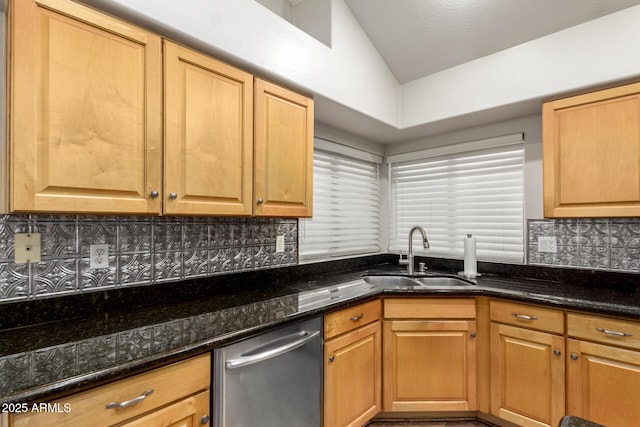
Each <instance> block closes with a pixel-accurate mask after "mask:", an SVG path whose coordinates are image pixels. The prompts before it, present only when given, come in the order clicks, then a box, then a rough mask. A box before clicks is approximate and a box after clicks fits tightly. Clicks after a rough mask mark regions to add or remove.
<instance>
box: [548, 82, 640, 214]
mask: <svg viewBox="0 0 640 427" xmlns="http://www.w3.org/2000/svg"><path fill="white" fill-rule="evenodd" d="M542 111H543V113H542V114H543V169H544V215H545V216H546V217H617V216H638V215H640V83H636V84H631V85H626V86H620V87H616V88H613V89H607V90H602V91H598V92H593V93H589V94H585V95H580V96H575V97H571V98H565V99H560V100H557V101H552V102H548V103H545V104H544V105H543V110H542Z"/></svg>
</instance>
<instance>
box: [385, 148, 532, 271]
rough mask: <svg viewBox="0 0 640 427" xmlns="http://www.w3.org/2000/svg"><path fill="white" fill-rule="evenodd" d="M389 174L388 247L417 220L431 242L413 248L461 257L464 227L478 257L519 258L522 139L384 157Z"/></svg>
mask: <svg viewBox="0 0 640 427" xmlns="http://www.w3.org/2000/svg"><path fill="white" fill-rule="evenodd" d="M423 154H424V153H423ZM389 177H390V203H389V205H390V206H389V208H390V212H389V219H390V230H389V250H390V251H394V252H397V251H403V252H406V251H407V244H408V243H407V238H408V233H409V230H410V228H411V227H412V226H413V225H421V226H423V227H424V228H425V230H426V231H427V236H428V238H429V242H430V246H431V247H430V249H427V250H423V249H422V246H421V245H420V247H418V245H417V244H416V246H415V247H414V251H415V252H416V253H422V254H425V255H428V256H435V257H446V258H458V259H461V258H462V257H463V254H464V240H463V239H464V237H465V236H466V235H467V234H468V233H469V234H473V236H474V237H476V240H477V255H478V259H479V260H484V261H499V262H512V263H522V262H523V258H524V238H523V235H524V232H523V227H524V226H523V224H524V219H523V203H524V202H523V181H524V148H523V145H522V144H517V145H508V146H502V147H497V148H496V147H492V148H488V149H482V150H476V151H472V152H462V153H460V152H458V153H453V154H446V155H441V156H438V157H429V158H424V157H423V158H421V159H415V160H404V159H403V160H402V161H396V162H390V163H389ZM415 240H416V241H418V240H419V239H418V238H416V239H415ZM423 251H424V252H423Z"/></svg>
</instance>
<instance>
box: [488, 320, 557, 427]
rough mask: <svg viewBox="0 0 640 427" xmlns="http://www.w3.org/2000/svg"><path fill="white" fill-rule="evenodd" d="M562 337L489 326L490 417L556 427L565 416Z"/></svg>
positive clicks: (507, 327)
mask: <svg viewBox="0 0 640 427" xmlns="http://www.w3.org/2000/svg"><path fill="white" fill-rule="evenodd" d="M563 354H564V337H562V336H558V335H553V334H549V333H545V332H537V331H531V330H528V329H523V328H518V327H514V326H507V325H502V324H499V323H491V356H490V358H491V413H492V414H493V415H496V416H498V417H500V418H502V419H505V420H507V421H510V422H512V423H515V424H517V425H520V426H535V427H541V426H553V427H555V426H557V425H558V424H559V422H560V418H562V416H563V415H564V412H565V407H564V405H565V391H564V384H565V383H564V373H565V369H564V357H563Z"/></svg>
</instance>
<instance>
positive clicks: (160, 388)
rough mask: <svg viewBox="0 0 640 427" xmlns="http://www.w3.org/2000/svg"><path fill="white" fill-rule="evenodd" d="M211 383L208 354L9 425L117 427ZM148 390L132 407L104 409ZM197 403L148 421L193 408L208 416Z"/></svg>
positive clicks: (16, 419)
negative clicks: (60, 410)
mask: <svg viewBox="0 0 640 427" xmlns="http://www.w3.org/2000/svg"><path fill="white" fill-rule="evenodd" d="M210 383H211V359H210V356H209V354H208V353H207V354H205V355H202V356H197V357H194V358H192V359H188V360H185V361H183V362H178V363H175V364H172V365H169V366H166V367H163V368H158V369H155V370H153V371H150V372H147V373H144V374H140V375H136V376H133V377H131V378H128V379H125V380H121V381H117V382H114V383H111V384H107V385H104V386H101V387H97V388H95V389H92V390H89V391H86V392H82V393H78V394H74V395H72V396H69V397H67V398H63V399H60V400H58V401H57V403H58V404H59V407H60V408H63V407H64V405H65V404H68V405H69V408H70V411H69V412H51V413H46V412H27V413H24V414H20V415H16V416H14V417H13V419H12V422H11V426H12V427H27V426H29V427H40V426H42V427H49V426H57V427H67V426H68V427H77V426H91V425H95V426H112V425H116V424H117V425H120V423H123V422H125V421H129V420H133V419H134V418H135V417H138V416H140V415H143V414H145V413H148V412H150V411H154V410H157V409H158V408H161V407H163V406H165V405H167V404H170V403H173V402H176V401H178V400H181V399H183V398H184V397H187V396H190V395H192V394H195V393H197V392H200V391H204V390H208V389H209V387H210ZM147 390H153V392H152V393H147V394H148V395H147V396H146V398H144V399H141V400H140V401H139V402H137V403H135V404H133V405H130V406H128V407H126V408H111V409H107V408H106V405H107V404H108V403H111V402H126V401H129V400H131V399H133V398H136V397H139V396H142V395H143V393H145V391H147ZM207 394H208V391H207ZM198 402H199V403H198ZM198 402H195V401H194V402H183V403H184V405H181V404H178V405H177V406H178V407H179V408H178V407H176V408H173V409H171V410H167V411H166V412H165V414H161V415H158V417H159V418H153V417H151V418H149V419H151V420H167V419H168V418H166V417H169V418H174V417H176V416H177V415H179V414H180V413H182V414H185V413H188V412H193V411H192V410H194V409H197V411H202V410H203V409H205V408H207V409H206V410H205V411H204V412H205V413H208V404H207V406H203V403H202V402H201V401H200V400H198ZM207 402H208V399H207ZM54 403H56V402H54ZM194 413H195V412H194ZM132 425H154V426H156V425H159V424H153V423H151V424H148V423H147V424H144V423H143V424H132ZM168 425H171V424H168ZM178 425H182V424H178Z"/></svg>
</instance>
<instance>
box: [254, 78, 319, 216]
mask: <svg viewBox="0 0 640 427" xmlns="http://www.w3.org/2000/svg"><path fill="white" fill-rule="evenodd" d="M254 144H255V145H254V150H255V165H254V191H253V198H254V207H255V208H254V214H255V215H259V216H283V217H288V216H295V217H310V216H311V212H312V192H313V180H312V179H313V100H312V99H309V98H307V97H304V96H301V95H299V94H297V93H294V92H291V91H289V90H286V89H283V88H281V87H279V86H276V85H274V84H271V83H268V82H265V81H263V80H260V79H255V141H254Z"/></svg>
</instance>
